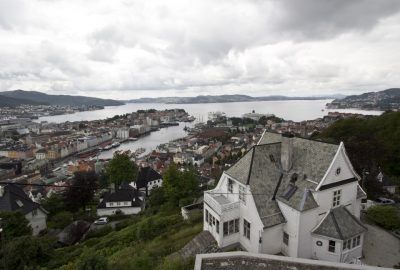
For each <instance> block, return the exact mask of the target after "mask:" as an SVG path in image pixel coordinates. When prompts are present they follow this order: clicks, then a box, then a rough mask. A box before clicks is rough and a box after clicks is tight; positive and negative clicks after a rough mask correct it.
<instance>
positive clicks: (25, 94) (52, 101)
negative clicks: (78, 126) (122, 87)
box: [0, 90, 124, 106]
mask: <svg viewBox="0 0 400 270" xmlns="http://www.w3.org/2000/svg"><path fill="white" fill-rule="evenodd" d="M0 95H2V96H6V97H10V98H16V99H24V100H27V101H30V102H39V103H40V104H43V103H45V104H49V105H75V106H82V105H91V106H118V105H123V104H124V103H122V102H120V101H117V100H112V99H101V98H93V97H85V96H70V95H48V94H45V93H41V92H37V91H24V90H13V91H5V92H0ZM22 104H26V103H22Z"/></svg>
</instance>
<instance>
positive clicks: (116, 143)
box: [111, 142, 121, 148]
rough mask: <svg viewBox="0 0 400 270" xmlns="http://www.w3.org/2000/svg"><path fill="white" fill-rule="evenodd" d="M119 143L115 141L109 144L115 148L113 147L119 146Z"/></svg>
mask: <svg viewBox="0 0 400 270" xmlns="http://www.w3.org/2000/svg"><path fill="white" fill-rule="evenodd" d="M120 145H121V144H120V143H119V142H115V143H113V144H112V145H111V147H113V148H115V147H118V146H120Z"/></svg>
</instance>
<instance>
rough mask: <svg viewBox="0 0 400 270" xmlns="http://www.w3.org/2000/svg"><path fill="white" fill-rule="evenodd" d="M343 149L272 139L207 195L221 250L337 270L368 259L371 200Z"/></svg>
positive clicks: (207, 226) (207, 225)
mask: <svg viewBox="0 0 400 270" xmlns="http://www.w3.org/2000/svg"><path fill="white" fill-rule="evenodd" d="M358 180H359V176H358V175H357V173H356V172H355V171H354V169H353V167H352V165H351V163H350V160H349V158H348V157H347V154H346V151H345V148H344V145H343V143H341V144H340V145H335V144H328V143H323V142H318V141H313V140H306V139H302V138H290V137H285V136H282V135H281V134H275V133H267V132H266V133H264V135H263V137H262V138H261V139H260V141H259V143H258V145H256V146H254V147H252V148H251V149H250V150H249V151H248V152H247V153H246V154H245V155H244V156H243V157H242V158H241V159H240V160H239V161H238V162H237V163H236V164H234V165H233V166H232V167H231V168H229V169H228V170H227V171H225V172H224V173H223V174H222V176H221V178H220V180H219V182H218V184H217V186H216V187H215V189H213V190H210V191H206V192H205V194H204V220H205V222H204V230H208V231H210V232H211V234H212V235H213V236H214V238H215V240H216V241H217V242H218V245H219V247H221V248H227V247H232V246H240V247H241V248H243V249H244V250H247V251H249V252H253V253H266V254H278V253H283V254H284V255H287V256H290V257H300V258H309V259H319V260H327V261H334V262H348V263H350V262H354V261H356V260H357V259H359V258H360V257H361V255H362V245H363V241H364V234H365V232H366V229H365V227H364V226H363V225H362V224H361V222H360V221H359V216H360V204H361V199H362V198H365V197H366V195H365V192H364V191H363V190H362V189H361V187H360V186H359V184H358Z"/></svg>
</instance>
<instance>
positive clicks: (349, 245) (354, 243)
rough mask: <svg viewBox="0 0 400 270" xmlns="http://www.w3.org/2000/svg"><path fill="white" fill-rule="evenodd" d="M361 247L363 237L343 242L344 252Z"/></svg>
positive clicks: (359, 236)
mask: <svg viewBox="0 0 400 270" xmlns="http://www.w3.org/2000/svg"><path fill="white" fill-rule="evenodd" d="M360 245H361V235H357V236H355V237H353V238H349V239H346V240H344V241H343V250H352V249H354V248H358V247H359V246H360Z"/></svg>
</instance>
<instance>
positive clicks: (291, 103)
mask: <svg viewBox="0 0 400 270" xmlns="http://www.w3.org/2000/svg"><path fill="white" fill-rule="evenodd" d="M331 101H332V100H285V101H255V102H229V103H205V104H204V103H199V104H162V103H128V104H125V105H122V106H113V107H105V108H104V110H96V111H86V112H78V113H74V114H65V115H56V116H46V117H40V118H39V119H38V121H48V122H54V123H62V122H65V121H84V120H88V121H90V120H96V119H105V118H108V117H113V116H114V115H117V114H125V113H131V112H135V111H137V110H145V109H156V110H164V109H175V108H180V109H185V110H186V112H188V113H189V114H190V115H193V116H195V117H196V118H197V119H199V118H200V119H201V118H202V119H203V121H207V114H208V112H215V111H222V112H225V113H226V115H227V116H229V117H233V116H237V117H241V116H242V115H243V114H244V113H249V112H251V111H252V110H254V111H255V112H256V113H264V114H275V115H276V116H277V117H281V118H284V119H286V120H293V121H302V120H311V119H315V118H318V117H322V116H324V115H326V114H328V112H329V111H344V112H357V113H362V114H373V115H377V114H380V113H381V112H377V111H359V110H325V105H326V103H328V102H331ZM323 110H324V111H323Z"/></svg>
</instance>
